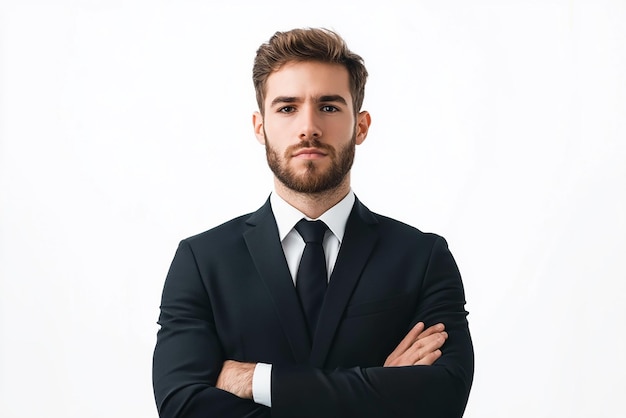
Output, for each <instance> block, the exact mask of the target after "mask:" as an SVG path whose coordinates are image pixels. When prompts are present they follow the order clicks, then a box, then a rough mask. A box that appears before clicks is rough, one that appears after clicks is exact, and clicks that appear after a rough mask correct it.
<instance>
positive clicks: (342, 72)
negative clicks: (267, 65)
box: [265, 61, 352, 103]
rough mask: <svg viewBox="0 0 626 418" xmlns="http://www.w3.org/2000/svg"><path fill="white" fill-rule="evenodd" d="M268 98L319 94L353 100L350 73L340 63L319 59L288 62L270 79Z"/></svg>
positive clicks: (269, 99) (272, 74)
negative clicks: (330, 62)
mask: <svg viewBox="0 0 626 418" xmlns="http://www.w3.org/2000/svg"><path fill="white" fill-rule="evenodd" d="M265 89H266V90H265V92H266V93H265V101H266V102H268V101H269V102H270V103H271V102H272V100H273V99H274V98H275V97H278V96H290V97H301V98H306V97H311V96H319V95H334V94H338V95H341V96H343V97H344V98H345V99H346V100H347V101H349V100H351V99H352V97H351V95H350V76H349V74H348V70H347V69H346V67H344V66H343V65H341V64H329V63H324V62H317V61H305V62H288V63H286V64H284V65H283V66H281V67H280V68H279V69H278V70H276V71H274V72H273V73H271V74H270V76H269V77H268V78H267V82H266V85H265Z"/></svg>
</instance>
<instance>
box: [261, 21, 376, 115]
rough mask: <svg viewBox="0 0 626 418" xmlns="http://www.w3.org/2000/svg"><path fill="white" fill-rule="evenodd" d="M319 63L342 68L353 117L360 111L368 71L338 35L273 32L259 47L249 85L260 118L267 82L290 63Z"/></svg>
mask: <svg viewBox="0 0 626 418" xmlns="http://www.w3.org/2000/svg"><path fill="white" fill-rule="evenodd" d="M305 61H318V62H323V63H329V64H340V65H343V66H344V67H345V68H346V69H347V70H348V74H349V77H350V93H351V94H352V105H353V107H354V112H355V114H356V113H358V112H359V111H360V110H361V106H362V105H363V97H364V96H365V82H366V80H367V70H366V69H365V65H364V64H363V59H362V58H361V57H360V56H359V55H357V54H355V53H353V52H352V51H350V50H349V49H348V46H347V45H346V42H345V41H344V40H343V38H341V36H339V35H338V34H337V33H335V32H333V31H331V30H328V29H323V28H306V29H293V30H290V31H288V32H276V33H275V34H274V36H272V37H271V38H270V40H269V41H268V42H267V43H264V44H263V45H261V46H260V47H259V49H258V50H257V52H256V57H255V59H254V66H253V68H252V81H253V82H254V90H255V91H256V100H257V104H258V105H259V110H260V111H261V113H262V114H263V113H264V112H265V109H264V106H263V104H264V100H265V94H266V92H267V88H266V87H267V86H266V85H267V79H268V77H269V76H270V74H272V73H273V72H274V71H278V70H279V69H280V68H281V67H282V66H283V65H285V64H287V63H289V62H305Z"/></svg>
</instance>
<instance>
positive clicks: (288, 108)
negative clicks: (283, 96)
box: [278, 106, 296, 113]
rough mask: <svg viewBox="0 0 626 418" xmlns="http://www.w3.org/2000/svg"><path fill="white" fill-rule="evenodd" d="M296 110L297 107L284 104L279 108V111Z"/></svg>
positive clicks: (291, 111)
mask: <svg viewBox="0 0 626 418" xmlns="http://www.w3.org/2000/svg"><path fill="white" fill-rule="evenodd" d="M295 111H296V108H295V107H293V106H283V107H281V108H279V109H278V113H293V112H295Z"/></svg>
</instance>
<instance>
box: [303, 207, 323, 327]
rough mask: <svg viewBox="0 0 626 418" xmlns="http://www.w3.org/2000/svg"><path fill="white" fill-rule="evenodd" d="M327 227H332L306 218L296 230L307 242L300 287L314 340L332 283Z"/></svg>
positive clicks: (305, 313)
mask: <svg viewBox="0 0 626 418" xmlns="http://www.w3.org/2000/svg"><path fill="white" fill-rule="evenodd" d="M327 229H328V227H327V226H326V224H325V223H324V222H322V221H307V220H306V219H302V220H300V221H299V222H298V223H297V224H296V231H298V233H299V234H300V235H301V236H302V239H304V242H305V243H306V245H305V246H304V253H302V259H301V260H300V266H299V267H298V274H297V276H296V290H297V291H298V296H299V297H300V303H302V309H303V310H304V315H305V316H306V320H307V323H308V325H309V335H310V336H311V339H313V336H314V334H315V326H316V325H317V317H318V316H319V313H320V309H321V308H322V302H323V301H324V294H325V293H326V286H327V284H328V274H327V272H326V258H325V257H324V247H322V242H323V240H324V233H326V230H327Z"/></svg>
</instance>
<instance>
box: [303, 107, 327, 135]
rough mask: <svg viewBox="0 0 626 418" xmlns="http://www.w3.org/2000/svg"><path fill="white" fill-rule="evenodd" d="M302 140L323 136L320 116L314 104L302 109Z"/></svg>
mask: <svg viewBox="0 0 626 418" xmlns="http://www.w3.org/2000/svg"><path fill="white" fill-rule="evenodd" d="M300 116H301V119H300V135H299V137H300V140H302V141H306V140H311V139H313V138H315V139H318V138H319V137H321V136H322V130H321V127H320V121H319V116H318V115H317V112H316V109H315V108H314V107H313V106H306V107H304V108H302V109H301V111H300Z"/></svg>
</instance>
